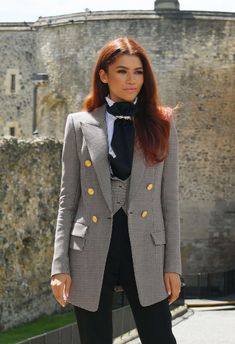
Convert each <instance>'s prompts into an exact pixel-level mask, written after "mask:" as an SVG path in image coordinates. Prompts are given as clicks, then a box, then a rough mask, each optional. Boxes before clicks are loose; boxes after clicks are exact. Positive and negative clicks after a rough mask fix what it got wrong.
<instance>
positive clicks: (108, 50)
mask: <svg viewBox="0 0 235 344" xmlns="http://www.w3.org/2000/svg"><path fill="white" fill-rule="evenodd" d="M121 54H128V55H136V56H138V57H139V58H140V60H141V61H142V64H143V69H144V84H143V86H142V88H141V90H140V92H139V94H138V113H137V114H136V115H135V117H134V125H135V129H136V142H135V147H136V148H137V147H138V148H139V149H140V150H141V151H142V153H143V155H144V158H145V161H146V163H147V164H149V165H154V164H156V163H159V162H161V161H163V160H164V159H165V158H166V156H167V153H168V149H169V134H170V121H171V118H172V117H173V114H174V112H173V109H171V108H169V107H163V106H161V105H160V100H159V95H158V88H157V81H156V78H155V75H154V72H153V68H152V66H151V62H150V59H149V57H148V56H147V53H146V51H145V50H144V48H143V47H141V46H140V45H139V44H137V42H136V41H134V40H133V39H131V38H130V37H128V36H127V37H119V38H117V39H114V40H112V41H109V42H107V43H106V44H105V45H104V46H103V48H102V49H101V50H100V52H99V55H98V58H97V61H96V64H95V67H94V71H93V77H92V86H91V92H90V94H89V95H87V96H86V98H85V99H84V102H83V106H82V110H83V111H88V112H90V111H93V110H94V109H96V108H97V107H99V106H101V105H103V104H104V103H105V97H106V96H107V95H108V94H109V88H108V84H107V83H103V82H102V81H101V80H100V76H99V70H100V69H104V70H105V72H106V73H108V66H109V65H110V64H112V63H113V62H114V61H115V59H116V58H117V57H119V56H120V55H121Z"/></svg>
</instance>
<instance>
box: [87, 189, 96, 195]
mask: <svg viewBox="0 0 235 344" xmlns="http://www.w3.org/2000/svg"><path fill="white" fill-rule="evenodd" d="M87 193H88V194H89V195H91V196H92V195H94V193H95V190H94V189H93V188H88V189H87Z"/></svg>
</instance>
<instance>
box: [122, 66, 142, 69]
mask: <svg viewBox="0 0 235 344" xmlns="http://www.w3.org/2000/svg"><path fill="white" fill-rule="evenodd" d="M116 68H125V69H129V68H128V67H125V66H117V67H116ZM135 69H143V67H137V68H135Z"/></svg>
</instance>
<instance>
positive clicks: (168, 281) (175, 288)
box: [164, 273, 181, 304]
mask: <svg viewBox="0 0 235 344" xmlns="http://www.w3.org/2000/svg"><path fill="white" fill-rule="evenodd" d="M164 277H165V278H164V281H165V286H166V291H167V292H168V295H169V297H168V302H169V304H172V303H173V302H174V301H175V300H177V299H178V297H179V294H180V291H181V281H180V277H179V275H178V274H176V273H165V276H164Z"/></svg>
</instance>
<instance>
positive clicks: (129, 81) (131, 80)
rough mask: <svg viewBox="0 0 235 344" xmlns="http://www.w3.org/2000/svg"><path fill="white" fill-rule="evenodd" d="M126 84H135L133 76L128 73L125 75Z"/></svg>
mask: <svg viewBox="0 0 235 344" xmlns="http://www.w3.org/2000/svg"><path fill="white" fill-rule="evenodd" d="M127 82H128V83H129V84H135V75H134V74H131V73H128V74H127Z"/></svg>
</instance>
